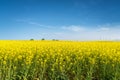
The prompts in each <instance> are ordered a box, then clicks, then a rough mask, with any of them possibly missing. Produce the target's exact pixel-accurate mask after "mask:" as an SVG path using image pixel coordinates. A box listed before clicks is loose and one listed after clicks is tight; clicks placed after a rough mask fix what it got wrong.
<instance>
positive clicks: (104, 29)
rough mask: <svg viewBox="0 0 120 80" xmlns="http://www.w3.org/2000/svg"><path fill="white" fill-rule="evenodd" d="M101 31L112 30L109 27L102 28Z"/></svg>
mask: <svg viewBox="0 0 120 80" xmlns="http://www.w3.org/2000/svg"><path fill="white" fill-rule="evenodd" d="M99 30H100V31H109V30H110V28H108V27H101V28H100V29H99Z"/></svg>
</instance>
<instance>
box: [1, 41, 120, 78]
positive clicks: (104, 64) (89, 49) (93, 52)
mask: <svg viewBox="0 0 120 80" xmlns="http://www.w3.org/2000/svg"><path fill="white" fill-rule="evenodd" d="M0 80H120V42H110V41H109V42H108V41H107V42H106V41H102V42H101V41H91V42H77V41H76V42H73V41H0Z"/></svg>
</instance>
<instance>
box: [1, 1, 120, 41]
mask: <svg viewBox="0 0 120 80" xmlns="http://www.w3.org/2000/svg"><path fill="white" fill-rule="evenodd" d="M119 9H120V0H0V39H2V40H6V39H7V40H9V39H12V40H13V39H15V40H16V39H17V40H18V39H20V40H23V39H31V38H34V39H41V38H45V39H60V40H116V39H120V36H119V34H120V10H119Z"/></svg>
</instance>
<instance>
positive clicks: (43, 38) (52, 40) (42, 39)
mask: <svg viewBox="0 0 120 80" xmlns="http://www.w3.org/2000/svg"><path fill="white" fill-rule="evenodd" d="M41 40H42V41H44V40H45V38H42V39H41ZM30 41H34V39H33V38H32V39H30ZM52 41H58V40H57V39H52Z"/></svg>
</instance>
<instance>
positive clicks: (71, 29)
mask: <svg viewBox="0 0 120 80" xmlns="http://www.w3.org/2000/svg"><path fill="white" fill-rule="evenodd" d="M62 29H64V30H69V31H74V32H79V31H84V30H85V29H84V28H83V27H81V26H76V25H71V26H63V27H62Z"/></svg>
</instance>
